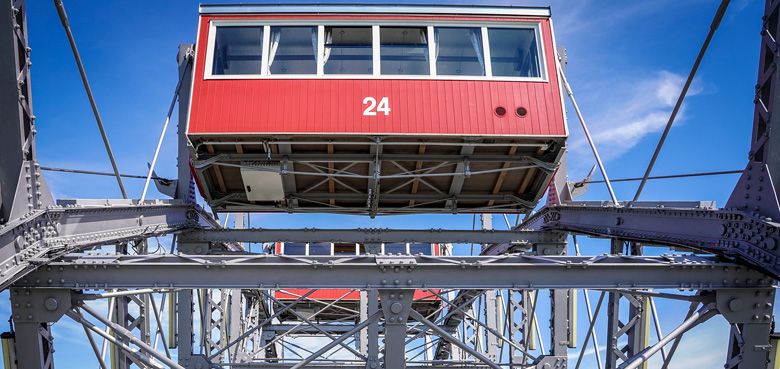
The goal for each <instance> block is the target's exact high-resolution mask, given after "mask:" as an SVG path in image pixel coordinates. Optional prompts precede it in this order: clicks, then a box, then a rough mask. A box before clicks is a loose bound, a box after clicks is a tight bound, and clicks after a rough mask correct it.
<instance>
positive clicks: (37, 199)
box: [0, 0, 52, 224]
mask: <svg viewBox="0 0 780 369" xmlns="http://www.w3.org/2000/svg"><path fill="white" fill-rule="evenodd" d="M1 4H2V5H0V13H2V14H3V16H2V17H0V112H2V114H0V132H2V134H1V135H0V224H4V223H6V222H8V221H10V220H12V219H16V218H18V217H20V216H22V215H24V214H26V213H28V212H30V211H32V210H35V209H40V208H42V207H45V206H47V205H49V204H50V203H51V202H52V200H51V195H50V194H49V193H48V189H47V188H46V183H45V182H44V180H43V177H42V175H41V171H40V167H39V166H38V163H37V162H36V160H35V151H36V150H35V148H36V147H35V133H36V130H35V115H33V110H32V87H31V84H30V66H31V65H32V61H31V60H30V50H31V49H30V47H29V46H28V44H27V17H26V14H25V13H26V12H25V9H26V6H25V1H23V0H3V1H2V3H1Z"/></svg>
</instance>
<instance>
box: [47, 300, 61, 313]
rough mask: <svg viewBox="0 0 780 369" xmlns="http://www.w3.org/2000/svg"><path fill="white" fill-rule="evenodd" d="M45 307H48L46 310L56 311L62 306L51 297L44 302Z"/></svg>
mask: <svg viewBox="0 0 780 369" xmlns="http://www.w3.org/2000/svg"><path fill="white" fill-rule="evenodd" d="M43 306H44V307H46V310H48V311H55V310H57V308H58V307H59V306H60V304H59V302H57V299H55V298H54V297H49V298H47V299H46V301H44V302H43Z"/></svg>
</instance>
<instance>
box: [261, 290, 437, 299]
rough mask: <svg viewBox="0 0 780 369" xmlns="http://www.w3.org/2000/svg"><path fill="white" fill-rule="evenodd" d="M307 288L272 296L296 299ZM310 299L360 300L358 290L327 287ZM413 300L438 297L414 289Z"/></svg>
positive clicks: (284, 291) (285, 291) (310, 296)
mask: <svg viewBox="0 0 780 369" xmlns="http://www.w3.org/2000/svg"><path fill="white" fill-rule="evenodd" d="M433 291H435V292H436V293H440V290H433ZM307 292H309V290H307V289H303V288H288V289H286V290H283V291H275V292H274V297H276V298H277V299H280V300H296V299H298V298H299V297H301V296H303V295H305V294H306V293H307ZM308 298H310V299H315V300H322V301H333V300H336V299H339V298H341V300H343V301H360V291H351V292H350V290H347V289H329V290H316V291H314V292H312V294H311V295H309V296H308ZM414 299H415V300H424V301H432V300H438V299H439V298H438V297H437V296H436V295H434V294H432V293H430V292H425V291H421V290H415V291H414Z"/></svg>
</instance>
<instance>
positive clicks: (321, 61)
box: [315, 25, 325, 77]
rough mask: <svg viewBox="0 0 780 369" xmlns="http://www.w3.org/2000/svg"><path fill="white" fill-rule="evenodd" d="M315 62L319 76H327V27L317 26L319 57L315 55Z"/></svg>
mask: <svg viewBox="0 0 780 369" xmlns="http://www.w3.org/2000/svg"><path fill="white" fill-rule="evenodd" d="M315 61H316V63H317V76H319V77H322V76H324V75H325V26H323V25H319V26H317V55H315Z"/></svg>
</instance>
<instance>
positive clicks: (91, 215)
mask: <svg viewBox="0 0 780 369" xmlns="http://www.w3.org/2000/svg"><path fill="white" fill-rule="evenodd" d="M217 226H219V224H217V223H216V222H215V221H214V220H213V218H211V217H210V216H209V215H208V214H206V213H205V212H204V211H203V210H202V209H201V208H199V207H197V206H193V205H185V204H183V203H182V202H180V201H175V200H174V201H161V200H154V201H146V202H144V203H142V204H138V203H137V202H135V201H133V200H80V201H60V202H59V205H56V206H50V207H48V208H46V209H42V210H39V211H35V212H32V213H30V214H28V215H26V216H25V217H23V218H20V219H17V220H14V221H12V222H9V223H7V224H6V225H4V226H0V289H5V288H7V287H8V286H9V285H10V284H12V283H13V282H14V281H16V280H17V279H19V277H21V276H23V275H24V274H25V273H28V272H30V271H31V270H33V269H35V268H36V267H37V266H39V265H43V264H46V263H48V262H50V261H51V260H53V259H55V258H57V257H58V256H61V255H64V254H66V253H69V252H74V251H77V250H80V249H83V248H87V247H92V246H100V245H111V244H119V243H124V242H128V241H132V240H142V239H146V238H149V237H155V236H160V235H164V234H168V233H171V232H175V231H180V230H183V229H189V228H197V227H217ZM236 246H237V245H232V246H230V248H232V249H234V250H239V249H240V248H236Z"/></svg>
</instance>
